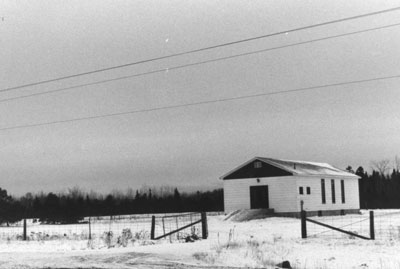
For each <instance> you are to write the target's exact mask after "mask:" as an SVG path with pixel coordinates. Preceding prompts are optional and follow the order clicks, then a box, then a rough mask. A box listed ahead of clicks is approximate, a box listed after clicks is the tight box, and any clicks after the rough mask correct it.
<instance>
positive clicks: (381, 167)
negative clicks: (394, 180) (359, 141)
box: [371, 159, 390, 176]
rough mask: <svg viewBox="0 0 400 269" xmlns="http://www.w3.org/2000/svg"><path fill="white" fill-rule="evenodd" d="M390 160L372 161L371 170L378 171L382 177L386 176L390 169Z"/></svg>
mask: <svg viewBox="0 0 400 269" xmlns="http://www.w3.org/2000/svg"><path fill="white" fill-rule="evenodd" d="M389 163H390V160H389V159H384V160H381V161H372V162H371V168H372V169H373V170H375V171H378V172H379V173H380V174H381V175H382V176H385V175H386V174H387V171H388V170H389V169H390V167H389Z"/></svg>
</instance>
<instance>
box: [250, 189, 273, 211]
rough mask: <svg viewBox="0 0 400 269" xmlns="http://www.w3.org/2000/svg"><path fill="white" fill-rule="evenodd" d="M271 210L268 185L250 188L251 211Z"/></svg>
mask: <svg viewBox="0 0 400 269" xmlns="http://www.w3.org/2000/svg"><path fill="white" fill-rule="evenodd" d="M257 208H269V201H268V185H264V186H250V209H257Z"/></svg>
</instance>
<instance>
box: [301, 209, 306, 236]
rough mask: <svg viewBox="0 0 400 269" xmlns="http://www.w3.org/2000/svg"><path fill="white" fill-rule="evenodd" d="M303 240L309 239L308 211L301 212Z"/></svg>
mask: <svg viewBox="0 0 400 269" xmlns="http://www.w3.org/2000/svg"><path fill="white" fill-rule="evenodd" d="M301 238H307V221H306V211H305V210H302V211H301Z"/></svg>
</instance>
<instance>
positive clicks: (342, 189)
mask: <svg viewBox="0 0 400 269" xmlns="http://www.w3.org/2000/svg"><path fill="white" fill-rule="evenodd" d="M340 189H341V191H342V204H344V203H345V202H346V199H345V196H344V180H343V179H342V180H341V181H340Z"/></svg>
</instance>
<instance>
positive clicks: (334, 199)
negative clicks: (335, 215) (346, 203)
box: [331, 179, 336, 204]
mask: <svg viewBox="0 0 400 269" xmlns="http://www.w3.org/2000/svg"><path fill="white" fill-rule="evenodd" d="M331 190H332V204H335V203H336V197H335V180H334V179H331Z"/></svg>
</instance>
